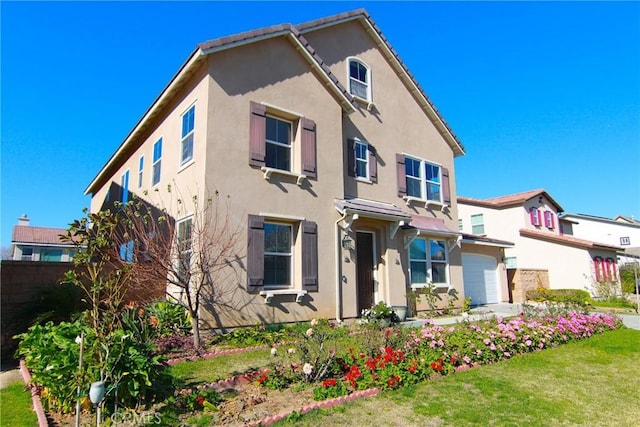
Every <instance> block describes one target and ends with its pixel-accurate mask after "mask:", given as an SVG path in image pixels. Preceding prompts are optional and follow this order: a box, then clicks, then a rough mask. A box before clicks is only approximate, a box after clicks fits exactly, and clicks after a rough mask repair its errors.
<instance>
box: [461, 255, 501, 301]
mask: <svg viewBox="0 0 640 427" xmlns="http://www.w3.org/2000/svg"><path fill="white" fill-rule="evenodd" d="M496 271H497V262H496V259H495V258H493V257H488V256H483V255H469V254H462V277H463V280H464V294H465V296H467V297H471V304H472V305H479V304H494V303H497V302H499V301H498V276H497V274H496Z"/></svg>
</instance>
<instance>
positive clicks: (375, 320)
mask: <svg viewBox="0 0 640 427" xmlns="http://www.w3.org/2000/svg"><path fill="white" fill-rule="evenodd" d="M399 320H400V319H399V318H398V316H397V315H396V312H395V311H394V310H393V307H391V306H390V305H388V304H387V303H385V302H384V301H380V302H379V303H377V304H375V305H373V306H372V307H371V308H365V309H364V310H362V317H361V319H360V321H361V322H362V323H370V324H373V325H381V326H386V325H388V324H393V323H398V322H399Z"/></svg>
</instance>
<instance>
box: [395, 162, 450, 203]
mask: <svg viewBox="0 0 640 427" xmlns="http://www.w3.org/2000/svg"><path fill="white" fill-rule="evenodd" d="M403 156H404V167H405V171H404V179H405V184H404V190H405V196H404V197H403V198H404V200H405V201H406V202H407V205H408V204H409V203H410V202H420V203H424V205H425V207H427V206H429V205H436V206H441V207H442V208H444V207H445V206H447V205H448V203H447V202H446V201H445V178H444V176H445V174H446V176H447V177H448V176H449V175H448V170H446V168H445V167H443V166H442V165H441V164H439V163H437V162H433V161H430V160H427V159H423V158H420V157H417V156H412V155H410V154H403ZM407 160H410V161H415V162H418V163H419V168H418V173H419V176H418V177H415V176H414V175H408V174H407V173H406V164H407ZM427 165H429V166H435V167H437V168H438V179H439V182H437V183H436V184H437V185H439V186H440V187H439V191H438V194H439V195H440V198H439V200H433V199H429V198H428V190H427V187H428V185H429V184H430V183H432V181H429V180H427V169H426V168H427ZM445 170H446V172H445ZM408 179H414V180H416V179H419V180H420V196H419V197H416V196H414V195H410V194H409V186H408V185H407V182H408V181H407V180H408ZM447 181H448V180H447ZM447 184H448V183H447Z"/></svg>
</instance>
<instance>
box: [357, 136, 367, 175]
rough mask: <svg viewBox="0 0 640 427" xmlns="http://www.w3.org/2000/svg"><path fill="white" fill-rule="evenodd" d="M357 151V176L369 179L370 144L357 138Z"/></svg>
mask: <svg viewBox="0 0 640 427" xmlns="http://www.w3.org/2000/svg"><path fill="white" fill-rule="evenodd" d="M353 149H354V153H355V162H356V164H355V168H356V178H362V179H366V180H368V179H369V144H367V143H366V142H365V141H361V140H359V139H355V140H354V143H353Z"/></svg>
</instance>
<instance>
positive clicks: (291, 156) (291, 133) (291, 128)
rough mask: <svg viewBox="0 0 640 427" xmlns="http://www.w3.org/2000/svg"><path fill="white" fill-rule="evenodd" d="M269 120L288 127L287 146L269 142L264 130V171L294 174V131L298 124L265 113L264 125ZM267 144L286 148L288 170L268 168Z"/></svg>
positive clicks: (272, 141) (277, 142)
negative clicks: (270, 170)
mask: <svg viewBox="0 0 640 427" xmlns="http://www.w3.org/2000/svg"><path fill="white" fill-rule="evenodd" d="M269 119H271V120H276V121H278V122H282V123H287V124H288V125H289V144H288V145H287V144H283V143H281V142H280V141H274V140H271V139H269V138H268V137H267V135H266V128H265V137H264V142H265V157H264V168H265V169H272V170H273V171H275V172H285V173H287V174H294V173H295V172H294V168H295V164H294V161H295V156H294V145H295V142H296V140H295V135H296V132H295V129H296V128H297V127H298V126H297V125H298V123H294V122H293V121H292V120H289V119H285V118H282V117H279V116H277V115H274V114H271V113H269V112H267V114H266V116H265V125H266V124H267V122H268V121H269ZM269 144H272V145H276V146H278V147H286V148H288V149H289V169H280V168H276V167H273V166H269V165H267V148H268V147H269Z"/></svg>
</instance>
